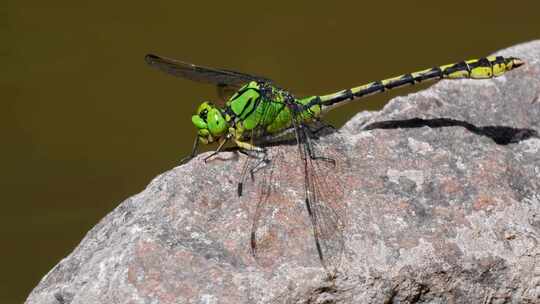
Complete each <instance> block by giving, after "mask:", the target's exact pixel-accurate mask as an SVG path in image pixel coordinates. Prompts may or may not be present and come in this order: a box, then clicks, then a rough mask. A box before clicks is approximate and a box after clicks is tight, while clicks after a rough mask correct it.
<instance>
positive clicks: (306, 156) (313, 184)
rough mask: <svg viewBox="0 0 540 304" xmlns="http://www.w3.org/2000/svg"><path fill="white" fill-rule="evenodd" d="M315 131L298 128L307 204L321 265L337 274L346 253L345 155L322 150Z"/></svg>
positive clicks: (304, 127)
mask: <svg viewBox="0 0 540 304" xmlns="http://www.w3.org/2000/svg"><path fill="white" fill-rule="evenodd" d="M313 132H314V131H313V130H311V129H310V128H309V126H307V125H304V124H299V126H298V127H297V139H298V150H299V155H300V162H301V163H303V165H304V179H305V180H304V191H305V205H306V209H307V210H308V214H309V217H310V220H311V226H312V230H313V237H314V240H315V246H316V249H317V253H318V255H319V258H320V260H321V263H322V264H323V266H324V267H325V268H326V270H327V271H329V272H333V271H335V270H336V269H337V267H338V266H339V263H340V261H341V256H342V254H343V250H344V246H345V244H344V238H343V230H344V228H345V222H344V218H345V205H344V202H343V199H344V191H343V186H342V185H343V180H342V176H341V174H342V173H341V172H342V168H340V167H341V166H342V165H343V159H344V157H343V155H341V153H339V152H338V151H337V150H333V151H332V150H331V149H325V153H324V154H323V151H322V148H321V147H320V146H319V144H318V141H317V140H314V139H313Z"/></svg>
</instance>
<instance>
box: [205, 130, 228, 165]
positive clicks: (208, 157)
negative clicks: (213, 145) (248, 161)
mask: <svg viewBox="0 0 540 304" xmlns="http://www.w3.org/2000/svg"><path fill="white" fill-rule="evenodd" d="M230 138H231V135H230V134H227V135H226V136H225V137H223V138H221V139H220V140H219V146H218V147H217V149H216V151H214V152H212V154H210V155H208V156H207V157H205V158H204V162H205V163H206V162H208V159H210V158H212V157H213V156H215V155H217V154H218V153H219V152H221V149H223V146H225V144H226V143H227V141H228V140H229V139H230Z"/></svg>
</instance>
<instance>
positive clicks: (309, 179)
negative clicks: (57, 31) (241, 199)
mask: <svg viewBox="0 0 540 304" xmlns="http://www.w3.org/2000/svg"><path fill="white" fill-rule="evenodd" d="M145 61H146V63H147V64H148V65H150V66H151V67H154V68H157V69H158V70H161V71H163V72H166V73H168V74H172V75H174V76H177V77H181V78H185V79H189V80H192V81H197V82H202V83H207V84H212V85H214V86H216V88H217V93H218V96H219V99H218V102H216V103H212V102H209V101H204V102H202V103H201V104H200V105H199V106H198V108H197V110H196V112H195V114H194V115H193V116H192V117H191V121H192V123H193V125H194V126H195V129H196V130H197V135H196V137H195V142H194V144H193V148H192V151H191V154H190V155H189V156H187V157H186V158H184V159H183V162H186V161H189V160H190V159H191V158H193V157H195V156H196V155H197V154H198V148H199V145H201V144H204V145H208V144H213V143H216V144H217V145H218V147H217V149H216V150H215V151H214V152H213V153H211V154H210V155H209V156H207V157H206V158H205V161H206V160H208V159H209V158H211V157H212V156H214V155H216V154H218V153H219V152H220V151H223V148H224V146H225V144H226V143H228V142H231V143H233V145H234V146H235V147H237V148H238V149H239V151H241V152H243V153H245V154H247V155H248V156H251V157H252V159H258V161H256V162H255V164H252V165H246V166H245V167H244V168H245V170H243V173H242V175H243V176H242V177H241V178H240V182H239V183H238V195H239V196H241V195H242V193H243V184H244V180H245V177H244V176H245V175H247V174H248V173H246V172H249V174H250V175H251V176H253V175H254V174H256V172H258V171H259V170H269V168H271V167H272V164H273V162H276V161H277V160H278V159H279V158H280V157H279V155H278V157H277V159H276V157H274V158H273V159H270V158H269V157H268V150H267V147H266V145H267V144H269V143H275V142H279V140H280V139H283V138H286V137H287V136H289V137H292V139H293V141H294V142H295V144H296V146H297V151H298V156H297V157H295V159H296V160H297V162H298V166H299V168H301V170H302V171H303V172H302V173H303V175H304V177H303V188H304V191H303V196H304V197H303V202H302V204H303V205H304V206H305V210H307V216H308V217H309V221H308V222H309V223H310V226H311V230H312V233H311V234H312V235H313V239H314V241H315V248H316V251H317V255H318V257H319V260H320V262H321V264H322V265H323V267H324V268H326V269H336V268H337V265H338V264H339V261H340V257H341V255H342V253H343V250H344V242H343V229H344V227H343V225H344V222H345V221H344V220H343V218H342V217H343V212H342V211H340V210H338V209H339V208H341V207H340V203H339V202H336V200H339V198H338V197H339V195H338V194H337V193H339V192H340V191H338V190H337V189H336V187H339V182H338V181H336V180H335V178H334V179H332V178H330V179H328V178H325V179H324V181H323V180H321V179H322V178H321V177H322V176H327V173H328V172H321V170H322V171H324V170H330V171H331V170H332V165H334V166H335V162H336V159H335V158H330V157H325V156H324V155H321V154H319V153H318V152H317V149H316V143H317V140H318V136H317V134H318V132H319V131H320V130H321V129H325V128H326V127H328V126H329V125H328V124H326V123H325V122H324V121H323V120H322V117H323V115H324V114H325V113H327V112H328V111H330V110H333V109H335V108H336V107H339V106H342V105H345V104H347V103H349V102H352V101H356V100H360V99H362V98H364V97H367V96H371V95H374V94H378V93H382V92H385V91H388V90H391V89H395V88H399V87H404V86H408V85H414V84H417V83H420V82H425V81H429V80H439V79H463V78H468V79H489V78H493V77H498V76H500V75H503V74H504V73H506V72H508V71H510V70H513V69H515V68H517V67H519V66H521V65H523V64H524V61H522V60H521V59H519V58H515V57H503V56H490V57H484V58H480V59H472V60H465V61H461V62H457V63H452V64H447V65H442V66H436V67H433V68H428V69H424V70H420V71H417V72H413V73H407V74H403V75H400V76H397V77H392V78H388V79H384V80H378V81H373V82H369V83H367V84H364V85H360V86H357V87H353V88H349V89H343V90H340V91H337V92H334V93H330V94H326V95H312V96H307V97H301V98H297V97H295V96H294V95H293V94H292V93H290V92H289V91H288V90H286V89H283V88H281V87H279V86H277V85H276V84H274V82H273V81H272V80H270V79H268V78H266V77H262V76H256V75H251V74H246V73H242V72H237V71H233V70H228V69H219V68H211V67H204V66H200V65H195V64H191V63H187V62H182V61H178V60H174V59H170V58H166V57H161V56H158V55H154V54H148V55H146V57H145ZM248 159H249V157H248ZM328 164H330V166H328ZM248 167H249V168H248ZM271 178H272V177H270V179H271ZM264 184H266V185H267V186H265V187H266V189H263V191H261V194H260V195H259V198H258V203H257V207H256V209H257V210H256V211H255V215H254V219H253V224H252V228H251V243H250V247H251V253H252V255H253V256H254V257H257V255H258V253H259V251H260V250H261V248H260V247H261V246H259V243H258V242H259V240H260V237H258V233H259V231H258V229H259V228H260V227H261V223H265V221H266V220H267V219H264V216H266V217H270V214H268V213H266V215H263V214H262V213H263V211H262V210H264V209H265V205H268V204H270V203H271V202H269V201H268V197H269V192H271V191H272V186H271V185H272V181H271V180H268V181H266V182H265V183H264ZM264 184H263V185H264ZM334 185H335V186H334Z"/></svg>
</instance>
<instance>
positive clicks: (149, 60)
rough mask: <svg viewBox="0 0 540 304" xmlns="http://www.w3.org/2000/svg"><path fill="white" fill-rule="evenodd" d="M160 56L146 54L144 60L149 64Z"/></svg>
mask: <svg viewBox="0 0 540 304" xmlns="http://www.w3.org/2000/svg"><path fill="white" fill-rule="evenodd" d="M159 59H160V57H159V56H157V55H154V54H150V53H149V54H146V55H145V56H144V61H145V62H146V63H148V64H150V65H152V64H153V63H154V62H156V60H159Z"/></svg>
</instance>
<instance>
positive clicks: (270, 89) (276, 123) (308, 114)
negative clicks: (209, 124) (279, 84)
mask: <svg viewBox="0 0 540 304" xmlns="http://www.w3.org/2000/svg"><path fill="white" fill-rule="evenodd" d="M313 98H315V97H308V98H303V99H295V98H294V97H293V96H292V95H291V94H290V93H289V92H287V91H285V90H283V89H279V88H276V87H275V86H272V85H270V84H267V83H262V82H256V81H252V82H250V83H248V84H246V85H244V86H243V87H242V88H240V89H239V90H238V91H237V92H236V93H235V94H234V95H233V96H232V97H231V98H230V99H229V101H228V102H227V104H226V111H225V112H226V113H227V114H229V115H228V117H227V119H228V121H229V124H230V125H231V127H232V128H234V129H235V132H236V133H237V135H241V136H242V137H247V138H252V139H253V138H256V137H259V136H264V135H268V134H275V133H278V132H280V131H283V130H285V129H287V128H289V127H291V126H292V122H293V119H294V120H296V121H297V122H299V123H300V122H304V123H307V122H309V121H311V120H313V119H314V118H316V117H318V116H319V115H320V112H321V111H320V109H321V106H320V104H315V105H313V106H311V107H310V108H309V109H304V107H303V106H304V105H305V104H308V103H309V102H310V101H311V100H312V99H313Z"/></svg>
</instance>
